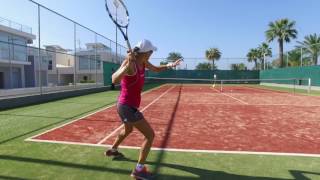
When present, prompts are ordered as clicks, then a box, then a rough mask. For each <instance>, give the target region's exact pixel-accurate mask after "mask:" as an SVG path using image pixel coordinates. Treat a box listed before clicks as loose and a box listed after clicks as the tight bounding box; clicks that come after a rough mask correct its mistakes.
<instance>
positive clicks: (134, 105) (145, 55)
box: [105, 40, 181, 179]
mask: <svg viewBox="0 0 320 180" xmlns="http://www.w3.org/2000/svg"><path fill="white" fill-rule="evenodd" d="M156 50H157V48H156V47H155V46H153V45H152V43H151V42H150V41H149V40H142V41H141V42H139V43H138V44H137V45H136V46H135V48H134V49H133V52H129V53H128V56H127V58H126V59H125V60H124V62H123V63H122V65H121V66H120V68H119V69H118V70H117V71H116V72H115V73H114V74H113V75H112V82H113V83H119V82H121V92H120V96H119V98H118V104H117V110H118V114H119V116H120V118H121V120H122V122H123V123H124V129H123V130H122V131H121V132H120V134H119V135H118V137H117V138H116V140H115V142H114V143H113V145H112V148H111V149H109V150H107V151H106V152H105V155H106V156H109V157H123V154H122V153H120V152H119V151H118V146H119V145H120V143H121V142H122V141H123V140H124V139H125V138H126V137H127V136H128V135H129V134H130V133H131V132H132V129H133V127H135V128H137V129H138V130H139V131H140V132H141V133H142V134H143V135H144V136H145V140H144V142H143V144H142V147H141V150H140V155H139V159H138V163H137V166H136V168H135V169H134V170H133V172H132V174H131V176H132V177H134V178H136V179H149V178H150V177H151V176H152V175H151V173H150V172H148V170H147V168H146V167H145V165H144V164H145V162H146V159H147V156H148V154H149V151H150V148H151V146H152V143H153V139H154V136H155V134H154V131H153V129H152V127H151V126H150V124H149V123H148V121H147V120H146V119H145V118H144V117H143V114H142V113H141V112H140V111H139V110H138V108H139V106H140V102H141V91H142V88H143V85H144V73H145V68H148V69H149V70H151V71H155V72H160V71H163V70H166V69H168V68H170V67H175V66H177V65H178V64H179V63H180V61H181V60H177V61H175V62H174V63H169V64H167V65H161V66H154V65H152V64H151V63H150V62H149V58H150V56H151V55H152V53H153V51H156Z"/></svg>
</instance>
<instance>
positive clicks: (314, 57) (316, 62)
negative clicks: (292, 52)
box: [313, 53, 318, 65]
mask: <svg viewBox="0 0 320 180" xmlns="http://www.w3.org/2000/svg"><path fill="white" fill-rule="evenodd" d="M313 63H314V65H318V54H317V53H315V54H314V55H313Z"/></svg>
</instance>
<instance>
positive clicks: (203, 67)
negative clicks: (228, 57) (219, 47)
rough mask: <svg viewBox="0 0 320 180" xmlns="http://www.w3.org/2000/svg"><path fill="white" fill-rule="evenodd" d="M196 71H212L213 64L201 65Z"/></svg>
mask: <svg viewBox="0 0 320 180" xmlns="http://www.w3.org/2000/svg"><path fill="white" fill-rule="evenodd" d="M213 69H217V67H213ZM196 70H212V64H211V63H207V62H204V63H199V64H198V65H197V66H196Z"/></svg>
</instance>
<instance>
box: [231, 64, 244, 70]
mask: <svg viewBox="0 0 320 180" xmlns="http://www.w3.org/2000/svg"><path fill="white" fill-rule="evenodd" d="M230 68H231V70H234V71H244V70H247V67H246V65H245V64H244V63H240V64H231V65H230Z"/></svg>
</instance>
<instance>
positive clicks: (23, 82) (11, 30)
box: [0, 18, 36, 89]
mask: <svg viewBox="0 0 320 180" xmlns="http://www.w3.org/2000/svg"><path fill="white" fill-rule="evenodd" d="M35 39H36V36H35V35H33V34H32V29H31V28H29V27H27V26H23V25H21V24H18V23H15V22H12V21H10V20H7V19H4V18H0V89H12V88H23V87H30V86H34V85H35V79H34V76H33V74H34V68H33V67H32V62H29V60H28V47H27V46H28V44H32V42H33V40H35ZM30 74H31V76H29V75H30Z"/></svg>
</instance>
